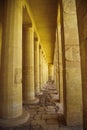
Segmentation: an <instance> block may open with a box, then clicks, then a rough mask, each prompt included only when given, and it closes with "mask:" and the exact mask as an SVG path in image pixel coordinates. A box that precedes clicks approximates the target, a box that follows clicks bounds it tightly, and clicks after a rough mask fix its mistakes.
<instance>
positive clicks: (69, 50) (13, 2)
mask: <svg viewBox="0 0 87 130" xmlns="http://www.w3.org/2000/svg"><path fill="white" fill-rule="evenodd" d="M75 1H76V0H62V1H60V0H59V3H58V17H57V29H56V40H55V51H54V61H53V63H49V64H48V63H47V60H46V57H45V54H44V50H43V49H42V44H41V42H40V39H39V37H38V35H37V34H36V32H35V26H34V25H33V22H32V20H30V21H28V22H29V23H23V17H22V16H23V8H25V5H23V4H24V0H4V2H2V3H1V5H2V14H3V19H1V16H2V14H1V12H0V125H2V126H14V125H19V124H22V123H24V122H26V121H27V120H28V118H29V116H30V115H29V113H28V112H27V111H25V110H24V109H23V104H34V103H38V102H39V99H38V98H37V95H41V94H42V90H43V84H45V83H46V81H47V80H48V79H54V81H55V84H56V88H57V91H58V93H59V101H60V103H61V104H62V105H63V109H64V111H63V114H64V118H65V120H66V123H67V125H70V126H73V125H82V123H83V121H84V124H85V129H86V128H87V125H86V122H87V109H86V108H87V103H86V97H87V96H86V95H87V94H86V88H87V87H86V84H87V81H86V77H87V76H86V72H85V71H86V59H87V58H86V56H87V55H86V54H87V50H86V48H87V47H86V41H87V38H86V34H87V33H86V32H87V31H86V27H87V23H86V20H87V17H86V16H87V15H86V13H85V12H86V7H85V5H86V4H85V3H84V2H83V4H82V5H80V4H79V6H82V9H83V8H84V7H85V8H84V14H81V13H80V12H79V10H80V9H79V8H78V9H77V13H78V21H79V19H80V20H81V19H82V17H83V15H84V19H83V21H80V22H79V32H80V34H79V35H80V43H81V46H80V45H79V37H78V28H77V27H78V26H77V22H78V21H77V15H76V4H75ZM80 1H81V0H80ZM1 5H0V6H1ZM77 6H78V2H77ZM0 8H1V7H0ZM80 14H81V15H80ZM82 23H83V25H84V26H81V25H82ZM80 49H81V56H82V57H81V61H80ZM80 62H81V64H82V68H81V64H80ZM81 69H82V80H81ZM53 73H54V75H53ZM82 85H83V94H84V96H83V105H84V107H83V105H82ZM83 113H84V116H83ZM82 116H83V117H84V120H83V117H82Z"/></svg>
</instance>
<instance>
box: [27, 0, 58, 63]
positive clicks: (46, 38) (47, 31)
mask: <svg viewBox="0 0 87 130" xmlns="http://www.w3.org/2000/svg"><path fill="white" fill-rule="evenodd" d="M28 1H29V6H30V9H31V12H32V16H33V19H34V21H35V24H36V28H37V30H38V33H39V36H40V40H41V44H42V46H43V48H44V51H45V54H46V58H47V61H48V63H52V62H53V54H54V44H55V36H56V26H57V6H58V0H28Z"/></svg>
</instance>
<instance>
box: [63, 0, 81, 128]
mask: <svg viewBox="0 0 87 130" xmlns="http://www.w3.org/2000/svg"><path fill="white" fill-rule="evenodd" d="M62 4H63V20H64V21H63V24H64V39H65V68H64V69H65V70H66V71H65V83H64V84H65V86H64V88H65V92H66V93H65V94H66V95H65V97H64V98H65V104H66V105H65V111H66V113H65V118H66V122H67V124H68V125H82V83H81V67H80V52H79V38H78V28H77V17H76V5H75V0H63V1H62Z"/></svg>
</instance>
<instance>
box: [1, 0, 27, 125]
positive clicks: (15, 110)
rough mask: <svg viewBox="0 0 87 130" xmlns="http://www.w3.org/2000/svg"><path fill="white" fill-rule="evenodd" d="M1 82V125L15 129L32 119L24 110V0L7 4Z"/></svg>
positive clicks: (14, 0) (11, 0)
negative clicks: (16, 126)
mask: <svg viewBox="0 0 87 130" xmlns="http://www.w3.org/2000/svg"><path fill="white" fill-rule="evenodd" d="M3 20H4V21H3V44H2V59H1V73H0V74H1V75H0V76H1V82H0V125H1V126H15V125H18V124H22V123H24V122H25V121H27V119H28V118H29V114H28V113H27V112H24V111H23V109H22V1H21V0H6V1H4V18H3Z"/></svg>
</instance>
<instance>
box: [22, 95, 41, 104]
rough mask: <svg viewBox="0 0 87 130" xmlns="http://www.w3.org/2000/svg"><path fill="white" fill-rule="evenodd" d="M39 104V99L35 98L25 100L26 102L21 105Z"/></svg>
mask: <svg viewBox="0 0 87 130" xmlns="http://www.w3.org/2000/svg"><path fill="white" fill-rule="evenodd" d="M37 103H39V99H38V98H37V97H35V99H33V100H27V101H24V102H23V104H25V105H27V104H37Z"/></svg>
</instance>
